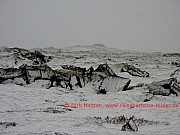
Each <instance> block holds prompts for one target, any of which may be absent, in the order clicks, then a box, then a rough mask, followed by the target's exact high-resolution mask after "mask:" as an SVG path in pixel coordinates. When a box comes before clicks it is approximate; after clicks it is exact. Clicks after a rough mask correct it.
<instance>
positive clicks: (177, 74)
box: [171, 69, 180, 82]
mask: <svg viewBox="0 0 180 135" xmlns="http://www.w3.org/2000/svg"><path fill="white" fill-rule="evenodd" d="M171 77H173V78H176V79H177V81H178V82H180V69H177V70H175V71H174V73H173V74H171Z"/></svg>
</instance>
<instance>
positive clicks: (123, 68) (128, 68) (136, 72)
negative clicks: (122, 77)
mask: <svg viewBox="0 0 180 135" xmlns="http://www.w3.org/2000/svg"><path fill="white" fill-rule="evenodd" d="M114 68H118V69H119V70H120V72H128V73H129V74H130V75H132V76H138V77H149V73H148V72H146V71H142V70H140V69H139V68H136V67H135V66H133V65H129V64H127V63H121V64H116V65H114Z"/></svg>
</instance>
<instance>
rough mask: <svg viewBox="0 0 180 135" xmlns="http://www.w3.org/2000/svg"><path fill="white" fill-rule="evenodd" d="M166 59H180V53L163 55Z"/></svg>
mask: <svg viewBox="0 0 180 135" xmlns="http://www.w3.org/2000/svg"><path fill="white" fill-rule="evenodd" d="M163 56H164V57H180V53H167V54H164V55H163Z"/></svg>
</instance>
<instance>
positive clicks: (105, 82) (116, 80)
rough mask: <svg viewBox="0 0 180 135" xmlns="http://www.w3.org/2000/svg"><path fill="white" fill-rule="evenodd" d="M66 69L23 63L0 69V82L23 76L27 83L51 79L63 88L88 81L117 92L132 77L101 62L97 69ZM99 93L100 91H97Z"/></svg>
mask: <svg viewBox="0 0 180 135" xmlns="http://www.w3.org/2000/svg"><path fill="white" fill-rule="evenodd" d="M63 68H64V69H59V70H53V69H51V68H50V67H49V66H48V65H46V64H41V65H27V64H23V65H21V66H20V67H19V69H17V68H8V69H0V75H1V76H0V83H1V82H3V81H5V80H8V79H11V80H13V79H14V78H22V79H23V80H24V81H25V83H26V84H30V83H32V82H34V81H36V80H39V79H41V80H49V81H50V86H49V88H50V87H53V86H54V82H56V86H61V87H62V88H70V89H73V87H75V86H76V87H80V88H82V87H83V86H85V84H86V83H88V82H91V81H93V82H95V84H96V89H97V90H98V91H101V92H102V91H103V90H104V94H105V93H106V92H110V91H111V92H117V91H122V90H126V89H127V88H128V86H129V84H130V79H128V78H123V77H119V76H117V75H116V74H115V73H114V71H113V70H112V69H111V68H110V67H109V66H108V65H107V64H101V65H99V66H98V68H97V69H96V70H94V69H93V67H90V68H89V69H88V70H87V71H86V69H85V68H80V67H75V66H64V67H63ZM97 93H98V92H97Z"/></svg>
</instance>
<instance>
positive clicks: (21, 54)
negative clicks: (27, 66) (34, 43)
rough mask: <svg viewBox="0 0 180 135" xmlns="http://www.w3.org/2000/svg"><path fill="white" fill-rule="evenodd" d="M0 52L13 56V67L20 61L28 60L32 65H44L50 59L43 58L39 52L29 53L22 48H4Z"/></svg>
mask: <svg viewBox="0 0 180 135" xmlns="http://www.w3.org/2000/svg"><path fill="white" fill-rule="evenodd" d="M1 52H7V53H10V54H11V55H13V57H14V61H15V65H17V64H18V62H19V61H20V60H30V61H33V64H35V65H36V64H44V63H46V62H48V61H50V60H51V59H52V57H51V56H45V55H43V54H42V53H41V52H39V51H34V52H31V51H29V50H26V49H24V48H17V47H14V48H6V47H4V48H3V49H1Z"/></svg>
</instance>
